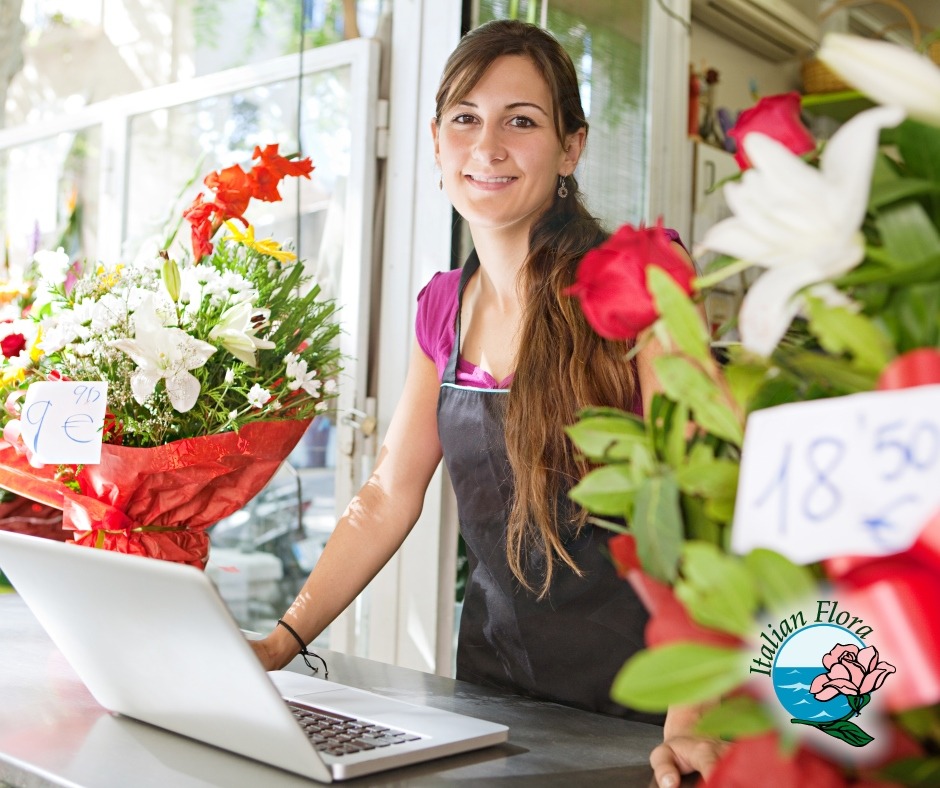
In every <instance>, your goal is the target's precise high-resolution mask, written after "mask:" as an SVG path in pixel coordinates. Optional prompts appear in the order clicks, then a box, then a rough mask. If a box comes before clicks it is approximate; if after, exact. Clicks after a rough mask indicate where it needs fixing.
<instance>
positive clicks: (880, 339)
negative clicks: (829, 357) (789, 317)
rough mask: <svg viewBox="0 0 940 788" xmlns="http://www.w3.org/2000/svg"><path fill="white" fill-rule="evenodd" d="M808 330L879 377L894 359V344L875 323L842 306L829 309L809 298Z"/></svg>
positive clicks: (816, 300)
mask: <svg viewBox="0 0 940 788" xmlns="http://www.w3.org/2000/svg"><path fill="white" fill-rule="evenodd" d="M806 309H807V312H808V313H809V329H810V331H811V332H812V333H813V335H814V336H815V337H816V338H817V339H818V340H819V344H820V345H822V346H823V348H824V349H825V350H828V351H829V352H830V353H835V354H836V355H840V354H842V353H849V354H850V355H851V356H852V357H853V358H854V359H855V361H856V362H857V363H858V365H859V366H860V367H861V368H862V369H864V370H866V371H870V372H874V373H876V374H880V373H881V370H882V369H884V368H885V367H886V366H887V364H888V362H889V361H890V360H891V358H892V356H893V352H892V349H891V343H890V342H889V341H888V338H887V337H886V336H885V335H884V333H882V331H881V330H880V329H879V328H878V326H877V325H875V323H874V322H873V321H872V320H870V319H869V318H867V317H865V316H864V315H859V314H856V313H854V312H850V311H849V310H848V309H846V308H845V307H842V306H828V305H826V304H825V303H823V301H821V300H820V299H818V298H813V297H812V296H808V297H807V298H806Z"/></svg>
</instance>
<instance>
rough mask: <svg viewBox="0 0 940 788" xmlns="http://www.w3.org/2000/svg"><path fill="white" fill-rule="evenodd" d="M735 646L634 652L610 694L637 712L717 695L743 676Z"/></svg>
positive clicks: (743, 666)
mask: <svg viewBox="0 0 940 788" xmlns="http://www.w3.org/2000/svg"><path fill="white" fill-rule="evenodd" d="M746 661H747V658H746V655H745V654H744V652H742V651H739V650H738V649H730V648H719V647H717V646H704V645H701V644H699V643H671V644H669V645H667V646H660V647H658V648H653V649H648V650H646V651H641V652H639V653H638V654H635V655H634V656H633V657H632V658H631V659H630V660H629V661H628V662H627V664H626V665H624V666H623V667H622V668H621V669H620V672H619V673H618V674H617V676H616V678H615V679H614V684H613V687H612V688H611V693H610V694H611V697H612V698H613V699H614V700H615V701H617V702H618V703H622V704H623V705H625V706H629V707H631V708H634V709H637V710H639V711H666V709H668V708H669V706H672V705H674V704H677V703H683V704H688V703H702V702H703V701H707V700H711V699H713V698H718V697H720V696H721V695H723V694H725V693H726V692H729V691H730V690H732V689H734V688H735V687H737V686H739V685H740V684H742V683H743V682H744V681H746V679H747V666H746Z"/></svg>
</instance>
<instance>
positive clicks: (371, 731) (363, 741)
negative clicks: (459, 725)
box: [288, 703, 421, 756]
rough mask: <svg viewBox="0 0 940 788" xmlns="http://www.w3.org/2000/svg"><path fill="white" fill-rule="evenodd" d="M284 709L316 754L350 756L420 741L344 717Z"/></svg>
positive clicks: (301, 708) (306, 708)
mask: <svg viewBox="0 0 940 788" xmlns="http://www.w3.org/2000/svg"><path fill="white" fill-rule="evenodd" d="M288 705H289V706H290V710H291V711H292V712H293V713H294V717H296V718H297V721H298V722H299V723H300V726H301V727H302V728H303V729H304V731H306V733H307V738H308V739H310V741H311V742H313V745H314V747H316V748H317V751H318V752H321V753H325V754H327V755H339V756H342V755H351V754H353V753H357V752H366V751H368V750H376V749H379V748H380V747H391V746H393V745H396V744H404V743H405V742H409V741H417V740H418V739H420V738H421V737H420V736H415V735H413V734H411V733H406V732H405V731H399V730H396V729H395V728H388V727H385V726H383V725H375V724H373V723H371V722H367V721H366V720H357V719H355V718H353V717H344V716H342V715H341V714H337V713H336V712H335V711H325V710H324V709H316V708H313V707H312V706H296V705H294V704H293V703H290V704H288Z"/></svg>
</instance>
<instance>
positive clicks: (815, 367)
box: [774, 348, 878, 402]
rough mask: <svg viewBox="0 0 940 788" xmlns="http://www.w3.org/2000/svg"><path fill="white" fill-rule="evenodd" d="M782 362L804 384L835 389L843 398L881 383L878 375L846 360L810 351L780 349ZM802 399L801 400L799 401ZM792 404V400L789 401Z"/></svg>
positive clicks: (778, 353) (778, 350)
mask: <svg viewBox="0 0 940 788" xmlns="http://www.w3.org/2000/svg"><path fill="white" fill-rule="evenodd" d="M778 356H779V358H780V360H781V362H782V363H785V364H786V365H787V366H789V367H790V369H791V370H792V371H793V373H794V374H795V375H797V376H798V377H799V378H801V379H802V380H808V381H814V382H815V383H817V384H819V385H821V386H824V387H831V388H835V389H837V390H838V391H840V392H841V393H844V394H854V393H857V392H859V391H871V390H872V389H874V388H875V385H876V383H877V382H878V375H877V374H875V373H874V372H871V371H868V370H860V369H858V368H857V367H853V366H852V365H851V364H850V363H849V362H848V361H846V360H845V359H840V358H835V357H833V356H825V355H823V354H821V353H816V352H812V351H807V350H785V349H783V348H778V349H777V351H776V353H775V356H774V357H775V358H776V357H778ZM798 399H799V397H798ZM786 401H791V402H792V401H793V400H786Z"/></svg>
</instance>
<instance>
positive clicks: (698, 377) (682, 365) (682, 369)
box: [653, 356, 744, 446]
mask: <svg viewBox="0 0 940 788" xmlns="http://www.w3.org/2000/svg"><path fill="white" fill-rule="evenodd" d="M653 365H654V367H655V370H656V375H657V376H658V377H659V380H660V382H661V383H662V385H663V390H664V391H665V392H666V395H667V396H668V397H669V398H670V399H673V400H675V401H676V402H682V403H685V404H686V405H688V407H689V408H690V409H691V410H692V417H693V418H694V420H695V421H696V423H698V424H699V426H701V427H702V428H703V429H705V430H708V432H710V433H712V434H713V435H716V436H717V437H719V438H723V439H724V440H726V441H730V442H731V443H734V444H735V445H737V446H740V445H741V443H742V441H743V439H744V430H743V427H742V425H741V423H740V421H739V420H738V418H737V417H736V416H735V414H734V412H733V411H732V410H731V408H730V407H729V405H728V403H727V402H726V401H725V399H724V397H723V396H722V393H721V391H720V390H719V388H718V386H717V385H716V384H715V382H714V381H713V380H712V379H711V378H709V377H708V375H707V374H706V373H705V371H704V370H702V369H700V368H698V367H696V366H694V365H693V364H692V363H691V362H690V361H688V359H685V358H682V357H680V356H660V357H659V358H657V359H656V360H655V361H654V362H653Z"/></svg>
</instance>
